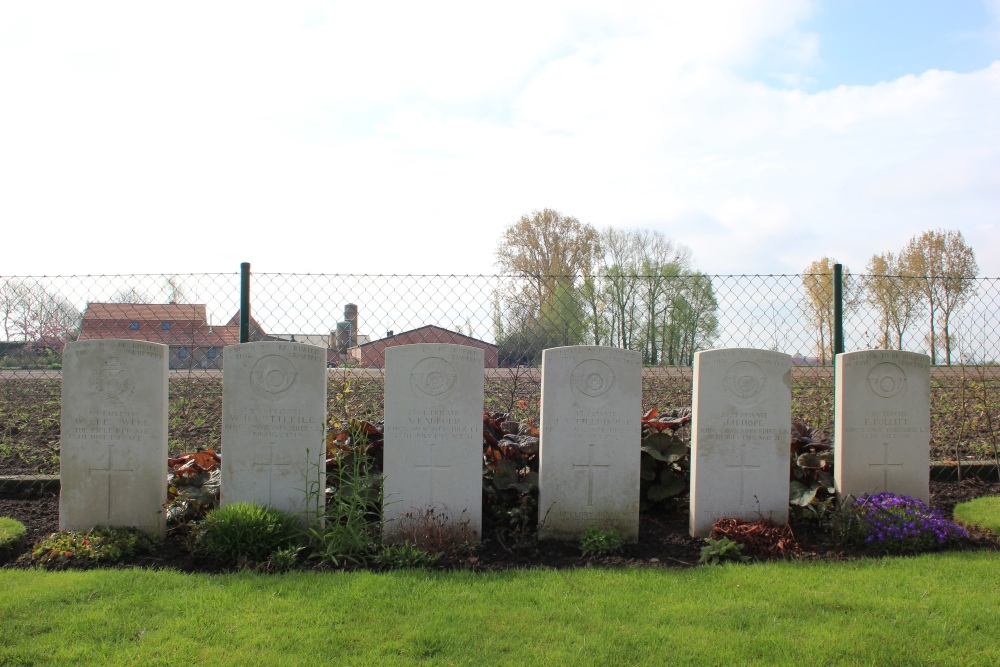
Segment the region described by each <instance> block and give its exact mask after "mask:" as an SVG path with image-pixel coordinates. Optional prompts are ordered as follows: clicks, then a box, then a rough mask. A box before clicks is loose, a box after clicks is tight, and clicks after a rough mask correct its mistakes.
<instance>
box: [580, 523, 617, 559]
mask: <svg viewBox="0 0 1000 667" xmlns="http://www.w3.org/2000/svg"><path fill="white" fill-rule="evenodd" d="M624 544H625V541H624V540H622V536H621V535H620V534H619V533H618V531H617V530H601V529H600V528H598V527H597V526H594V525H590V526H587V528H586V529H585V530H584V531H583V534H582V535H580V551H581V552H583V555H584V556H610V555H612V554H617V553H620V552H621V550H622V547H623V546H624Z"/></svg>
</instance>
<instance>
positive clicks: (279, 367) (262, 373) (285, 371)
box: [250, 354, 297, 394]
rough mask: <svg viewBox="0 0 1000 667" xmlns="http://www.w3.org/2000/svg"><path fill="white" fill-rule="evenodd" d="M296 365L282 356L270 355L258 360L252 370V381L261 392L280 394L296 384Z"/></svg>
mask: <svg viewBox="0 0 1000 667" xmlns="http://www.w3.org/2000/svg"><path fill="white" fill-rule="evenodd" d="M296 375H297V372H296V370H295V364H294V363H292V361H291V360H290V359H287V358H285V357H283V356H281V355H280V354H269V355H267V356H264V357H261V358H260V359H258V360H257V363H255V364H254V365H253V368H252V369H250V381H251V382H253V385H254V386H255V387H257V388H258V389H260V390H261V391H263V392H265V393H268V394H280V393H281V392H283V391H285V390H287V389H288V388H289V387H291V386H292V384H294V383H295V376H296Z"/></svg>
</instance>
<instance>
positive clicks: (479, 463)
mask: <svg viewBox="0 0 1000 667" xmlns="http://www.w3.org/2000/svg"><path fill="white" fill-rule="evenodd" d="M383 456H384V459H383V472H384V474H385V481H384V486H383V492H384V493H383V496H384V510H383V515H384V518H385V524H386V525H385V530H386V533H387V534H388V535H393V534H394V533H398V532H399V530H400V527H401V526H404V527H405V525H406V524H408V523H409V522H411V521H417V522H418V524H419V520H420V518H421V517H422V516H423V517H426V512H427V511H428V510H433V512H434V517H436V519H437V520H439V521H440V520H443V521H445V522H446V523H448V524H450V525H451V526H453V527H454V528H455V529H457V530H458V531H460V532H465V533H466V535H467V538H468V539H471V540H478V539H479V538H480V536H481V535H482V523H483V520H482V517H483V350H481V349H478V348H474V347H468V346H465V345H452V344H444V343H429V344H421V345H399V346H396V347H390V348H388V349H386V351H385V440H384V449H383Z"/></svg>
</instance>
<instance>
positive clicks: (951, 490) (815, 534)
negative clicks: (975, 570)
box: [0, 479, 1000, 572]
mask: <svg viewBox="0 0 1000 667" xmlns="http://www.w3.org/2000/svg"><path fill="white" fill-rule="evenodd" d="M990 495H1000V482H983V481H979V480H974V479H970V480H965V481H962V482H931V503H930V504H931V506H932V507H936V508H938V509H940V510H941V511H942V512H943V513H944V515H945V517H946V518H948V519H951V518H952V511H953V510H954V507H955V505H956V504H957V503H960V502H964V501H967V500H971V499H972V498H978V497H980V496H990ZM0 516H7V517H12V518H14V519H17V520H18V521H21V522H22V523H23V524H24V525H25V527H26V528H27V529H28V538H29V540H30V541H36V540H38V539H40V538H42V537H45V536H46V535H48V534H49V533H52V532H54V531H56V530H57V529H58V525H59V497H58V494H55V493H51V492H37V491H28V492H17V493H0ZM792 528H793V531H794V533H795V536H796V538H797V539H798V540H799V542H800V543H802V549H803V550H802V556H801V557H802V558H805V559H809V560H846V559H853V558H860V557H865V556H873V555H877V554H876V553H873V552H871V551H866V550H864V549H860V548H851V549H845V548H843V547H841V546H839V545H834V544H831V543H830V542H829V539H828V537H827V535H826V534H825V533H823V532H821V531H819V530H818V529H817V528H816V527H815V526H813V525H810V524H809V523H808V522H797V523H795V524H793V526H792ZM702 545H703V542H702V541H701V540H697V539H693V538H691V537H689V536H688V517H687V513H686V511H685V510H684V509H683V506H682V508H680V509H678V510H676V511H674V512H670V513H648V514H642V515H641V516H640V520H639V542H638V543H637V544H633V545H627V546H626V547H625V548H624V550H623V552H622V554H621V555H618V556H611V557H588V558H584V557H582V556H581V555H580V549H579V547H578V546H577V545H576V544H575V543H562V542H555V541H535V540H523V541H521V542H520V543H512V542H510V541H509V540H508V541H504V540H501V539H500V538H499V537H498V536H497V535H496V534H495V533H493V532H491V531H489V530H487V531H486V535H485V537H484V540H483V543H482V544H481V545H480V546H479V547H478V548H477V550H476V551H475V553H473V554H472V555H471V556H466V557H462V558H461V559H457V560H452V561H450V562H447V563H441V564H439V566H440V567H448V568H460V569H474V570H506V569H512V568H524V567H550V568H569V567H592V566H602V567H622V566H643V567H678V568H682V567H691V566H694V565H696V564H697V562H698V558H699V555H700V549H701V546H702ZM950 548H951V549H953V550H980V549H989V550H1000V542H998V541H997V539H996V537H995V536H993V535H991V534H989V533H988V532H986V531H983V530H970V531H969V537H968V538H967V539H963V540H961V541H960V542H958V543H957V544H955V545H953V546H951V547H950ZM125 565H126V566H141V567H152V568H171V569H177V570H181V571H185V572H213V571H216V570H214V569H213V568H209V567H205V566H204V565H203V564H201V563H199V562H197V561H196V560H195V559H194V558H192V557H191V555H190V553H189V552H188V550H187V549H186V548H185V546H184V544H183V542H182V541H181V540H180V539H178V538H177V537H173V538H168V539H167V540H166V541H165V542H164V543H163V544H161V545H160V546H159V547H158V548H157V550H156V552H155V553H153V554H152V555H147V556H143V557H140V558H135V559H132V560H130V561H129V562H127V563H125ZM19 566H22V565H18V564H11V565H8V566H7V567H19ZM312 566H313V563H312V562H311V561H309V562H307V563H306V565H305V566H304V567H312ZM73 567H78V566H75V565H74V566H73Z"/></svg>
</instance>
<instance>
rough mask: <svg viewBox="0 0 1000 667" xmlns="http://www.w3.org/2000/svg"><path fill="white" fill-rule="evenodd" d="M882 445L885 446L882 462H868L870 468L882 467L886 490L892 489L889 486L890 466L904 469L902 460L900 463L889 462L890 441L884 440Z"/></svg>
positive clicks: (883, 489)
mask: <svg viewBox="0 0 1000 667" xmlns="http://www.w3.org/2000/svg"><path fill="white" fill-rule="evenodd" d="M882 446H883V449H882V462H881V463H869V464H868V468H869V469H871V468H882V491H883V492H885V491H890V490H891V489H890V488H889V468H890V467H893V468H899V469H900V470H902V469H903V462H902V461H900V462H899V463H889V443H888V442H883V443H882Z"/></svg>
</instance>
